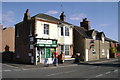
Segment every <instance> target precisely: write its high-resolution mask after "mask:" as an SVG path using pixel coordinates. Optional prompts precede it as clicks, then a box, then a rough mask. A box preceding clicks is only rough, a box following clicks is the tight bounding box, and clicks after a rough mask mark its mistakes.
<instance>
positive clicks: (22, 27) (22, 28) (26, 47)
mask: <svg viewBox="0 0 120 80" xmlns="http://www.w3.org/2000/svg"><path fill="white" fill-rule="evenodd" d="M30 23H31V24H32V30H33V31H32V36H30ZM34 28H35V22H34V20H29V21H26V22H22V23H19V24H17V25H16V26H15V29H16V32H15V36H16V37H15V40H16V42H15V52H16V59H17V60H18V61H19V62H22V63H31V57H30V56H29V55H28V54H29V53H31V54H32V56H34V48H33V49H30V44H32V45H33V42H30V37H33V38H34ZM17 33H19V36H17ZM17 56H18V58H17Z"/></svg>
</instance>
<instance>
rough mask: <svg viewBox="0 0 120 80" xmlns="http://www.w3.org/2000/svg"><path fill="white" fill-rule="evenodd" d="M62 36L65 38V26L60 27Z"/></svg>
mask: <svg viewBox="0 0 120 80" xmlns="http://www.w3.org/2000/svg"><path fill="white" fill-rule="evenodd" d="M60 35H61V36H64V27H63V26H61V27H60Z"/></svg>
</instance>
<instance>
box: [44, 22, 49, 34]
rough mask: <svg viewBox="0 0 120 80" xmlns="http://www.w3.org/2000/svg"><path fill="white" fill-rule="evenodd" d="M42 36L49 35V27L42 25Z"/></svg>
mask: <svg viewBox="0 0 120 80" xmlns="http://www.w3.org/2000/svg"><path fill="white" fill-rule="evenodd" d="M44 34H46V35H49V25H48V24H44Z"/></svg>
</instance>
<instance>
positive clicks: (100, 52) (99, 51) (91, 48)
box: [73, 18, 117, 61]
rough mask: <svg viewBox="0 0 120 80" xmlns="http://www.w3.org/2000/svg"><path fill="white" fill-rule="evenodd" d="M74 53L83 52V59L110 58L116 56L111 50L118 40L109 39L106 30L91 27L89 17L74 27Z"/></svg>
mask: <svg viewBox="0 0 120 80" xmlns="http://www.w3.org/2000/svg"><path fill="white" fill-rule="evenodd" d="M73 32H74V36H73V37H74V39H73V40H74V53H75V54H76V53H80V54H81V60H83V61H92V60H100V59H105V58H106V59H109V58H114V57H115V52H111V47H114V48H116V47H117V46H113V45H116V44H117V41H114V40H112V39H109V38H107V37H106V36H105V34H104V32H99V31H97V30H94V29H91V26H90V21H88V20H87V18H85V19H83V22H80V26H75V27H74V30H73Z"/></svg>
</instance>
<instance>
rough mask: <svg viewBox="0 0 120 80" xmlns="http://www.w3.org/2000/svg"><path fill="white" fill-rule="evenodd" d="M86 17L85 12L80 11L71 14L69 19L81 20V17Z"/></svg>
mask: <svg viewBox="0 0 120 80" xmlns="http://www.w3.org/2000/svg"><path fill="white" fill-rule="evenodd" d="M85 17H87V16H86V14H84V13H81V14H73V15H71V16H70V20H81V19H83V18H85Z"/></svg>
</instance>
